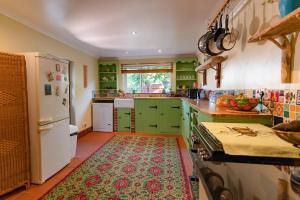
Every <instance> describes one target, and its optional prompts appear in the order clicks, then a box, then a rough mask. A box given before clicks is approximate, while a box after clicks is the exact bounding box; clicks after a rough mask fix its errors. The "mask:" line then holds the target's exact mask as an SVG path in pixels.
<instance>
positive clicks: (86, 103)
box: [0, 14, 97, 130]
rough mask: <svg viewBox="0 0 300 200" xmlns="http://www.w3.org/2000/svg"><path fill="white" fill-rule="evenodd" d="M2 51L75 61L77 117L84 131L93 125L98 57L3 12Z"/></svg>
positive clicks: (0, 38) (0, 35) (0, 32)
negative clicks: (85, 71)
mask: <svg viewBox="0 0 300 200" xmlns="http://www.w3.org/2000/svg"><path fill="white" fill-rule="evenodd" d="M0 24H1V28H0V44H1V45H0V51H2V52H9V53H14V52H42V53H50V54H53V55H56V56H59V57H62V58H65V59H68V60H71V61H73V62H74V66H75V77H74V79H75V111H76V112H75V118H76V125H77V126H79V128H80V130H83V129H85V128H87V127H90V126H91V125H92V122H91V98H92V90H94V89H96V87H97V59H96V58H94V57H92V56H90V55H87V54H86V53H83V52H81V51H79V50H76V49H74V48H72V47H70V46H68V45H65V44H63V43H61V42H59V41H57V40H55V39H53V38H50V37H48V36H46V35H44V34H42V33H40V32H37V31H35V30H33V29H31V28H29V27H27V26H25V25H23V24H20V23H18V22H16V21H14V20H12V19H10V18H8V17H6V16H4V15H1V14H0ZM84 64H86V65H88V87H87V88H83V65H84Z"/></svg>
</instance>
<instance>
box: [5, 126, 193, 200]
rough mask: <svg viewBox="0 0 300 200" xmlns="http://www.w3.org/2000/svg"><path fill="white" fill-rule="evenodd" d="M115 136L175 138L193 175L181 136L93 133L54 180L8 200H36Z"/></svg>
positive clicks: (88, 135) (17, 192)
mask: <svg viewBox="0 0 300 200" xmlns="http://www.w3.org/2000/svg"><path fill="white" fill-rule="evenodd" d="M114 135H124V136H134V135H136V136H160V137H173V138H174V137H175V138H177V140H178V144H179V150H180V152H181V156H182V160H183V164H184V169H185V171H186V174H187V176H190V175H192V170H193V166H192V161H191V159H190V155H189V152H188V149H187V147H186V145H185V143H184V140H183V139H182V137H181V136H180V135H163V134H147V133H134V134H133V133H100V132H92V133H89V134H87V135H85V136H83V137H81V138H79V139H78V145H77V150H76V156H75V158H73V159H72V160H71V163H70V164H69V165H67V166H66V167H65V168H64V169H62V170H61V171H59V172H58V173H57V174H56V175H54V176H53V177H52V178H50V179H49V180H47V181H46V182H45V183H44V184H42V185H32V186H31V187H30V188H29V189H28V190H26V191H24V190H23V191H22V190H18V191H16V192H14V193H12V194H10V195H7V196H6V197H5V198H4V199H5V200H6V199H7V200H35V199H38V198H39V197H41V196H42V195H43V194H45V193H46V192H47V191H49V190H50V189H51V188H52V187H53V186H54V185H56V184H57V183H59V182H60V181H61V180H63V179H64V178H65V177H66V176H67V175H68V174H69V173H71V172H72V171H73V170H74V169H75V168H76V167H78V166H79V165H80V164H81V163H82V162H83V161H84V160H86V159H87V158H88V157H90V156H91V154H93V153H94V152H96V151H97V150H98V149H99V148H100V147H101V146H103V145H104V144H105V143H106V142H107V141H109V140H110V139H111V138H112V137H113V136H114ZM0 199H1V198H0Z"/></svg>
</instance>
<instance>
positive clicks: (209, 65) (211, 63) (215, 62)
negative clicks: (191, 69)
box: [195, 56, 228, 88]
mask: <svg viewBox="0 0 300 200" xmlns="http://www.w3.org/2000/svg"><path fill="white" fill-rule="evenodd" d="M227 58H228V57H227V56H225V57H223V56H214V57H211V58H210V59H208V60H207V61H205V62H204V63H203V64H202V65H200V66H199V67H197V68H196V69H195V70H196V71H197V72H200V73H201V72H203V85H206V84H207V70H208V69H213V70H215V71H216V76H215V80H216V81H217V88H220V87H221V66H222V62H224V61H225V60H227Z"/></svg>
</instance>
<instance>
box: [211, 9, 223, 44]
mask: <svg viewBox="0 0 300 200" xmlns="http://www.w3.org/2000/svg"><path fill="white" fill-rule="evenodd" d="M222 18H223V14H221V16H220V19H219V28H217V30H216V33H215V36H214V40H215V42H216V41H217V39H218V37H219V36H220V35H221V34H223V33H225V29H224V28H223V25H222V23H223V22H222V20H223V19H222Z"/></svg>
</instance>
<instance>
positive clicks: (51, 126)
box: [39, 124, 54, 133]
mask: <svg viewBox="0 0 300 200" xmlns="http://www.w3.org/2000/svg"><path fill="white" fill-rule="evenodd" d="M53 127H54V126H53V125H51V124H50V125H46V126H42V127H39V132H40V133H41V132H43V131H49V130H51V129H52V128H53Z"/></svg>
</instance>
